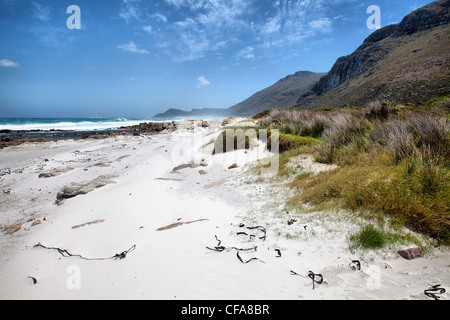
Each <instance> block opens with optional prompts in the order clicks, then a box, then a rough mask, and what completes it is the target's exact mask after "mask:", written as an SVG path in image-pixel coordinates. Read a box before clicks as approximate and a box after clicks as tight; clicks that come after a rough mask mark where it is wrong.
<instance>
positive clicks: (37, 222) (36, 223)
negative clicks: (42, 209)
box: [31, 220, 42, 227]
mask: <svg viewBox="0 0 450 320" xmlns="http://www.w3.org/2000/svg"><path fill="white" fill-rule="evenodd" d="M41 223H42V222H41V220H36V221H33V223H32V224H31V226H32V227H34V226H37V225H38V224H41Z"/></svg>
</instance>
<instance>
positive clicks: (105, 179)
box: [56, 176, 116, 204]
mask: <svg viewBox="0 0 450 320" xmlns="http://www.w3.org/2000/svg"><path fill="white" fill-rule="evenodd" d="M113 178H116V176H99V177H97V178H95V179H94V180H92V181H88V182H81V183H72V185H71V186H67V187H64V188H63V189H62V190H61V191H60V192H58V194H57V195H56V204H60V203H61V202H62V201H63V200H65V199H69V198H73V197H76V196H78V195H80V194H87V193H88V192H91V191H92V190H94V189H97V188H101V187H104V186H106V185H108V184H110V183H114V181H112V179H113Z"/></svg>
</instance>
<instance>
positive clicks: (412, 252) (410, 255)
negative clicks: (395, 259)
mask: <svg viewBox="0 0 450 320" xmlns="http://www.w3.org/2000/svg"><path fill="white" fill-rule="evenodd" d="M398 254H399V255H400V256H401V257H402V258H404V259H407V260H412V259H415V258H419V257H421V256H422V249H420V248H419V247H415V248H408V249H404V250H399V251H398Z"/></svg>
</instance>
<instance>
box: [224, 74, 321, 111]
mask: <svg viewBox="0 0 450 320" xmlns="http://www.w3.org/2000/svg"><path fill="white" fill-rule="evenodd" d="M325 74H326V73H314V72H309V71H300V72H297V73H295V74H293V75H289V76H287V77H286V78H284V79H281V80H279V81H278V82H277V83H275V84H274V85H272V86H270V87H268V88H266V89H264V90H261V91H259V92H257V93H255V94H254V95H252V96H251V97H249V98H248V99H246V100H244V101H242V102H241V103H238V104H236V105H235V106H233V107H231V108H229V109H228V111H229V114H230V115H233V116H251V115H255V114H257V113H259V112H261V111H264V110H268V109H287V108H290V107H292V106H293V105H294V104H295V103H296V101H297V99H298V97H299V96H300V95H302V94H303V93H306V92H307V91H308V90H310V89H311V87H312V86H313V85H314V84H315V83H316V82H317V81H318V80H319V79H320V78H321V77H322V76H324V75H325Z"/></svg>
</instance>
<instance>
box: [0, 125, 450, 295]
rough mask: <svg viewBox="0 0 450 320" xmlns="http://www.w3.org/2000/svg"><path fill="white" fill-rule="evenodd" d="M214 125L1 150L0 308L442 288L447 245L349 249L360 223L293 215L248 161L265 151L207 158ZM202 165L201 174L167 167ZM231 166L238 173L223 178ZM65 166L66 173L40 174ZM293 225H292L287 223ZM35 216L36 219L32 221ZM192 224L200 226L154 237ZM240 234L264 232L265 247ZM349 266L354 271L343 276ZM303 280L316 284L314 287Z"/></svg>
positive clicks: (273, 183) (448, 261)
mask: <svg viewBox="0 0 450 320" xmlns="http://www.w3.org/2000/svg"><path fill="white" fill-rule="evenodd" d="M241 120H242V119H237V120H236V121H241ZM220 129H221V126H220V123H213V124H212V127H211V128H199V127H197V126H195V125H194V126H193V127H192V126H191V124H189V123H187V122H184V123H183V124H182V125H181V129H179V130H178V131H177V132H175V133H172V134H161V135H154V136H148V137H132V136H126V137H125V136H123V137H114V138H109V139H106V140H86V141H76V142H74V141H65V142H58V143H40V144H26V145H21V146H16V147H10V148H6V149H4V150H1V151H0V169H1V170H0V185H1V188H0V189H2V190H8V189H10V190H11V191H10V194H6V193H3V191H2V190H0V208H1V209H0V226H1V227H2V229H0V250H1V252H2V253H1V257H0V284H1V285H0V299H189V300H196V299H244V300H246V299H276V300H281V299H282V300H288V299H430V298H428V297H426V296H425V295H424V294H423V291H424V290H425V289H427V288H428V287H430V286H431V285H435V284H441V285H442V286H443V287H444V288H446V289H449V288H450V254H449V252H448V251H446V250H444V249H442V248H441V249H434V250H429V251H428V252H427V253H426V254H425V255H424V257H421V258H418V259H415V260H411V261H408V260H404V259H403V258H401V257H400V256H399V255H398V254H397V253H396V251H397V249H399V248H387V249H384V250H382V251H353V252H352V251H351V250H349V240H348V238H349V235H350V234H352V233H354V232H355V231H356V230H358V228H359V227H360V225H361V223H362V221H361V219H360V218H357V217H354V216H353V215H351V214H349V213H345V212H340V211H337V212H313V213H304V214H296V213H294V212H290V213H289V214H288V213H287V212H286V211H285V210H284V208H285V203H284V201H285V200H286V198H287V197H288V195H289V190H287V189H286V187H285V186H283V184H282V181H279V180H277V179H273V178H270V177H260V176H258V175H257V174H255V173H254V172H253V171H252V170H250V171H249V168H250V167H251V165H252V162H253V161H254V160H256V159H258V158H260V157H266V156H269V154H267V153H264V152H263V146H261V148H259V149H258V148H255V149H254V150H251V151H249V152H245V151H237V152H233V153H232V154H220V155H215V156H212V155H211V153H210V151H211V150H210V149H211V146H212V145H209V146H206V147H205V148H203V149H201V147H202V146H204V145H206V144H207V143H208V142H209V141H210V140H211V139H214V138H215V137H216V136H217V134H218V133H219V132H220V131H219V130H220ZM202 151H203V152H202ZM45 159H47V160H48V161H45ZM202 160H203V163H207V164H208V165H207V166H200V167H197V168H186V169H182V170H180V171H179V172H178V173H173V172H171V171H172V169H173V168H174V167H176V166H178V165H180V164H185V163H189V162H190V161H193V162H194V163H196V164H200V163H201V162H202ZM234 163H237V164H238V168H236V169H231V170H229V169H228V167H229V166H230V165H232V164H234ZM302 164H303V167H304V168H305V169H308V170H311V171H316V170H327V169H329V168H323V167H320V166H318V167H315V166H314V164H313V163H312V162H311V161H310V160H309V159H300V160H299V162H298V163H296V164H295V165H296V166H298V165H302ZM67 168H71V169H73V170H70V171H68V172H66V173H62V174H60V175H57V176H54V177H50V178H38V176H39V174H40V173H43V172H51V171H53V170H54V169H67ZM6 169H9V170H6ZM199 170H204V171H205V172H207V174H204V175H201V174H200V173H199ZM102 175H103V176H110V177H111V176H114V178H112V180H113V181H114V182H115V183H112V184H108V185H106V186H104V187H101V188H98V189H95V190H93V191H91V192H89V193H87V194H86V195H79V196H76V197H74V198H71V199H67V200H65V201H64V202H63V203H61V204H60V205H59V206H58V205H56V204H55V200H56V195H57V193H58V192H59V191H60V190H61V189H62V188H63V187H64V186H68V185H70V184H71V183H72V182H76V183H83V182H89V181H92V180H94V179H95V178H97V177H99V176H102ZM217 182H220V183H217ZM206 186H209V187H208V188H205V187H206ZM44 218H45V220H44ZM292 218H295V219H296V220H297V221H296V222H295V223H293V224H292V225H288V224H287V221H288V220H289V219H292ZM37 219H40V220H41V221H42V223H41V224H38V225H36V226H31V224H32V223H33V221H35V220H37ZM199 219H207V220H206V221H199V222H196V223H192V224H184V225H181V226H179V227H177V228H174V229H170V230H165V231H156V230H157V229H158V228H161V227H164V226H168V225H171V224H173V223H177V222H189V221H196V220H199ZM90 222H94V223H91V224H89V223H90ZM17 223H20V224H22V226H21V229H20V230H19V231H17V232H15V233H14V234H11V235H6V234H5V227H6V226H8V225H12V224H17ZM241 223H243V224H245V227H240V226H239V225H240V224H241ZM80 225H83V226H80ZM74 226H79V227H77V228H75V229H74V228H72V227H74ZM246 226H264V227H265V228H266V229H267V237H266V239H265V241H264V240H262V239H258V237H260V236H262V232H261V231H258V230H256V229H255V230H249V229H246ZM305 227H306V228H305ZM238 232H246V233H248V234H254V235H255V237H253V238H250V237H249V236H246V235H237V233H238ZM215 236H217V237H218V239H220V240H221V241H222V243H221V245H222V246H225V247H238V248H250V247H253V246H255V245H256V246H257V251H256V252H241V253H240V256H241V257H242V259H243V260H249V259H251V258H253V257H256V258H258V259H260V260H253V261H251V262H249V263H247V264H243V263H241V262H240V261H239V260H238V258H237V256H236V250H234V249H231V250H225V251H223V252H213V251H211V250H208V249H207V248H206V247H207V246H209V247H214V246H217V245H218V243H217V241H216V239H215ZM38 243H41V244H42V245H44V246H47V247H59V248H61V249H66V250H67V251H69V252H70V253H72V254H79V255H82V256H84V257H87V258H103V257H112V256H114V255H115V254H118V253H121V252H123V251H125V250H127V249H129V248H131V247H132V246H133V245H135V246H136V249H135V250H134V251H132V252H129V253H128V255H127V256H126V258H125V259H123V260H114V259H110V260H103V261H87V260H83V259H80V258H79V257H63V256H62V255H61V254H60V253H58V252H57V251H55V250H45V249H43V248H34V247H33V246H34V245H36V244H38ZM275 249H280V252H281V254H282V256H281V257H277V255H278V254H277V252H276V251H275ZM354 259H358V260H360V261H361V265H362V270H360V271H355V270H352V269H351V268H350V266H349V263H351V261H352V260H354ZM261 260H262V261H264V263H263V262H261ZM291 270H293V271H295V272H297V273H298V274H299V275H291V273H290V271H291ZM309 271H313V272H315V273H320V274H322V275H323V277H324V280H325V283H324V284H322V285H318V284H316V286H315V289H314V290H313V288H312V281H311V279H310V278H309V277H308V276H307V275H308V272H309ZM28 277H34V278H35V279H36V280H37V283H36V284H33V282H32V280H31V278H28ZM448 298H449V294H448V293H445V294H443V295H442V296H441V299H446V300H448Z"/></svg>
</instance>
